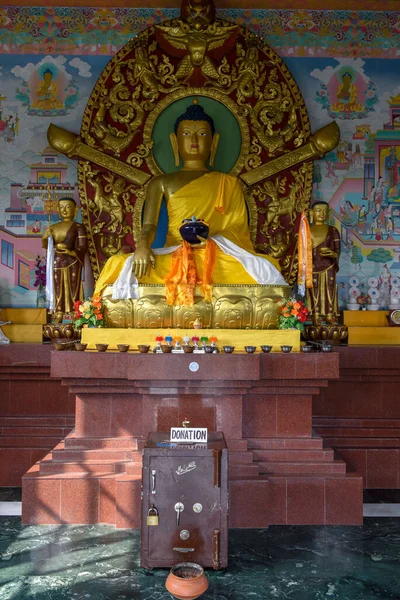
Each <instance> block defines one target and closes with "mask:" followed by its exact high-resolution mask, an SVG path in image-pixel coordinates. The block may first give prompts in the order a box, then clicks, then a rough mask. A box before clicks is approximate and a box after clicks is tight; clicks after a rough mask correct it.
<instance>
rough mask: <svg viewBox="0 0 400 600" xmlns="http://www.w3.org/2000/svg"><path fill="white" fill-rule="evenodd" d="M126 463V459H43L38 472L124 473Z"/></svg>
mask: <svg viewBox="0 0 400 600" xmlns="http://www.w3.org/2000/svg"><path fill="white" fill-rule="evenodd" d="M127 464H128V461H118V462H110V461H107V460H99V461H89V460H87V461H82V462H54V461H52V460H46V459H45V460H42V462H41V463H40V474H41V475H47V474H49V475H54V474H64V473H81V474H82V473H87V474H90V475H96V474H100V473H102V474H110V475H111V474H112V473H125V468H126V465H127Z"/></svg>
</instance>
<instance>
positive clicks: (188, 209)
mask: <svg viewBox="0 0 400 600" xmlns="http://www.w3.org/2000/svg"><path fill="white" fill-rule="evenodd" d="M170 139H171V143H172V149H173V152H174V155H175V164H176V166H178V165H179V163H180V158H181V159H182V161H183V167H182V168H181V169H180V170H179V171H177V172H174V173H168V174H164V175H159V176H156V177H154V178H153V179H152V181H151V182H150V184H149V186H148V189H147V194H146V200H145V204H144V217H143V226H142V230H141V233H140V239H139V241H138V243H137V247H136V251H135V252H134V254H133V255H122V254H119V255H116V256H113V257H111V258H110V259H109V260H108V261H107V263H106V264H105V266H104V268H103V271H102V272H101V274H100V277H99V279H98V281H97V285H96V293H102V292H103V291H104V288H105V287H106V285H108V284H111V283H112V284H114V283H115V282H116V281H117V280H118V281H117V284H116V286H114V292H115V290H117V295H115V293H114V297H119V298H127V297H130V296H129V284H130V283H132V282H131V281H128V279H129V280H130V277H131V271H132V272H133V275H134V276H135V277H136V278H137V280H138V281H139V283H144V284H149V283H156V284H165V285H166V296H167V303H168V304H171V305H174V304H175V305H191V304H193V293H194V288H195V286H196V285H198V286H199V288H200V291H201V292H202V293H203V295H204V297H205V299H206V300H210V299H211V292H212V283H213V282H214V283H218V284H239V283H240V284H245V285H246V284H255V283H258V284H277V285H285V281H284V279H283V277H282V275H281V274H280V272H279V269H278V262H277V261H276V260H275V259H274V258H272V257H267V256H265V255H262V254H256V252H255V251H254V248H253V245H252V243H251V240H250V232H249V227H248V214H247V209H246V203H245V200H244V195H243V190H242V187H241V185H240V183H239V181H238V180H237V178H236V177H232V176H230V175H226V174H225V173H220V172H218V171H210V170H209V169H208V166H207V161H209V164H210V167H212V166H213V163H214V157H215V153H216V150H217V146H218V141H219V135H218V134H217V133H216V132H215V128H214V123H213V120H212V119H211V117H210V116H209V115H208V114H207V113H206V112H205V111H204V109H203V107H202V106H200V105H199V104H198V103H197V101H196V100H195V101H194V103H193V104H192V105H191V106H189V107H188V108H187V110H186V112H185V113H184V114H182V115H181V116H180V117H179V118H178V119H177V121H176V123H175V132H174V133H171V135H170ZM163 199H164V200H165V202H166V206H167V212H168V231H167V239H166V245H165V248H162V249H152V243H153V241H154V238H155V235H156V230H157V224H158V220H159V215H160V208H161V203H162V200H163ZM192 216H195V217H197V218H198V219H200V218H201V219H203V220H204V221H206V223H207V224H208V225H209V237H208V239H207V240H204V241H203V242H202V243H200V244H195V245H190V244H188V243H187V242H184V241H182V238H181V236H180V233H179V227H180V225H181V224H182V221H183V220H184V219H188V218H191V217H192ZM128 260H129V262H128ZM118 290H119V292H118Z"/></svg>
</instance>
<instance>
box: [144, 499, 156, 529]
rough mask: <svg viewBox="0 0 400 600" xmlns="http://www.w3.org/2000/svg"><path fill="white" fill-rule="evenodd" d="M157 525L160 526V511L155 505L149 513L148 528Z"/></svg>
mask: <svg viewBox="0 0 400 600" xmlns="http://www.w3.org/2000/svg"><path fill="white" fill-rule="evenodd" d="M156 525H158V510H157V509H156V507H155V506H154V504H152V506H151V508H149V510H148V512H147V526H148V527H154V526H156Z"/></svg>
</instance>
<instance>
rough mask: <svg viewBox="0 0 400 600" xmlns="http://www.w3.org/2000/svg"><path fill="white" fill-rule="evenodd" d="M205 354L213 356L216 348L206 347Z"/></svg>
mask: <svg viewBox="0 0 400 600" xmlns="http://www.w3.org/2000/svg"><path fill="white" fill-rule="evenodd" d="M204 352H205V353H206V354H212V353H213V352H214V346H204Z"/></svg>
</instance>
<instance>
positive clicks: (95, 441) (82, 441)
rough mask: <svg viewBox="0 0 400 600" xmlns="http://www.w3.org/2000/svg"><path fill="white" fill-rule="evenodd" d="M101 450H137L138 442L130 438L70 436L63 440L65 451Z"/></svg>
mask: <svg viewBox="0 0 400 600" xmlns="http://www.w3.org/2000/svg"><path fill="white" fill-rule="evenodd" d="M102 448H115V449H121V448H123V449H125V450H137V449H138V440H137V438H132V437H115V438H114V437H110V438H77V437H75V435H73V434H70V435H68V436H67V437H66V438H65V449H66V450H67V449H71V450H72V449H75V450H76V449H80V450H101V449H102Z"/></svg>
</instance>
